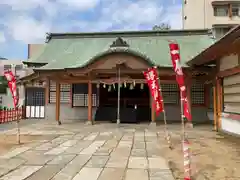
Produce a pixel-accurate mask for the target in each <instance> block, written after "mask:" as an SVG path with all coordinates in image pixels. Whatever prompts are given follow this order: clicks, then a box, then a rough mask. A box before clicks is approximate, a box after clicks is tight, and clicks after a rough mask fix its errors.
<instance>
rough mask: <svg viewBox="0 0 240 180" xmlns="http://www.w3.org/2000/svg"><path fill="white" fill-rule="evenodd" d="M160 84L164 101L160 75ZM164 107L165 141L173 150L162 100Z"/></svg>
mask: <svg viewBox="0 0 240 180" xmlns="http://www.w3.org/2000/svg"><path fill="white" fill-rule="evenodd" d="M158 84H159V87H160V89H159V91H160V95H161V97H162V99H163V94H162V88H161V80H160V78H159V75H158ZM162 105H163V121H164V131H165V139H166V140H167V143H168V145H169V148H170V149H172V143H171V136H170V134H169V132H168V127H167V116H166V111H165V105H164V100H162Z"/></svg>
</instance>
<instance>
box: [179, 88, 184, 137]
mask: <svg viewBox="0 0 240 180" xmlns="http://www.w3.org/2000/svg"><path fill="white" fill-rule="evenodd" d="M180 98H181V99H180V101H181V122H182V141H184V140H185V125H184V117H185V116H184V113H183V101H184V99H183V96H182V92H181V90H180Z"/></svg>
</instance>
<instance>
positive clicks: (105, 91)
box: [96, 83, 151, 123]
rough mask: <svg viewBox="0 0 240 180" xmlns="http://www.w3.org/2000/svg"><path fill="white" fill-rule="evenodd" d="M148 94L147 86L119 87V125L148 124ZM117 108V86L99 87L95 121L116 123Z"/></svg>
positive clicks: (149, 111) (126, 84)
mask: <svg viewBox="0 0 240 180" xmlns="http://www.w3.org/2000/svg"><path fill="white" fill-rule="evenodd" d="M149 97H150V94H149V88H148V86H147V84H144V83H141V84H135V83H123V84H121V86H120V120H121V123H140V122H150V120H151V109H150V99H149ZM117 107H118V84H114V85H101V86H100V87H99V109H98V112H97V113H96V121H100V120H105V121H106V120H107V121H112V122H116V119H117Z"/></svg>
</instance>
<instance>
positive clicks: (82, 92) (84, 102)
mask: <svg viewBox="0 0 240 180" xmlns="http://www.w3.org/2000/svg"><path fill="white" fill-rule="evenodd" d="M92 90H93V92H92V93H93V94H92V106H93V107H96V106H98V104H99V98H98V96H97V87H96V85H93V89H92ZM72 106H73V107H88V84H87V83H84V84H73V89H72Z"/></svg>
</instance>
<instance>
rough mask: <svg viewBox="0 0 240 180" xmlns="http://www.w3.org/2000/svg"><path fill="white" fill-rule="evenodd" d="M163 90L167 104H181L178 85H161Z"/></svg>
mask: <svg viewBox="0 0 240 180" xmlns="http://www.w3.org/2000/svg"><path fill="white" fill-rule="evenodd" d="M161 89H162V95H163V101H164V103H165V104H178V103H179V91H178V86H177V84H161Z"/></svg>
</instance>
